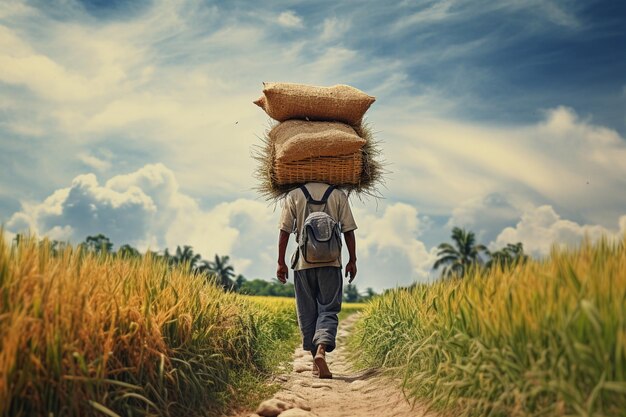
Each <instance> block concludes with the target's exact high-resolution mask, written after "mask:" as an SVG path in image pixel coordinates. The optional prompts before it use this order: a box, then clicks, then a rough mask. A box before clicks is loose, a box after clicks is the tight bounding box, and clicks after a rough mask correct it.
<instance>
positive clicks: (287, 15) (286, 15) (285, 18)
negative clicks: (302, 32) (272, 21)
mask: <svg viewBox="0 0 626 417" xmlns="http://www.w3.org/2000/svg"><path fill="white" fill-rule="evenodd" d="M276 21H277V22H278V24H280V25H281V26H284V27H288V28H302V27H303V23H302V18H301V17H300V16H298V15H297V14H296V13H295V12H294V11H292V10H288V11H286V12H282V13H281V14H279V15H278V18H277V19H276Z"/></svg>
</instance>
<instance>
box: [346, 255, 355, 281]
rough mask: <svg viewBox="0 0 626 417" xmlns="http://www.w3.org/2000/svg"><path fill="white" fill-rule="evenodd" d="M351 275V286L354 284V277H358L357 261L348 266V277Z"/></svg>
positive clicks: (350, 262)
mask: <svg viewBox="0 0 626 417" xmlns="http://www.w3.org/2000/svg"><path fill="white" fill-rule="evenodd" d="M348 274H350V279H349V280H348V283H349V284H352V281H354V277H356V261H349V262H348V263H347V264H346V277H347V276H348Z"/></svg>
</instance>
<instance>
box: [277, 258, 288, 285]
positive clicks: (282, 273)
mask: <svg viewBox="0 0 626 417" xmlns="http://www.w3.org/2000/svg"><path fill="white" fill-rule="evenodd" d="M288 277H289V268H287V264H286V263H284V262H283V263H280V262H279V263H278V268H276V278H278V280H279V281H280V282H282V283H283V284H284V283H286V282H287V278H288Z"/></svg>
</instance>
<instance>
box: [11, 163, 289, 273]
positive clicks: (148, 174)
mask: <svg viewBox="0 0 626 417" xmlns="http://www.w3.org/2000/svg"><path fill="white" fill-rule="evenodd" d="M273 217H274V216H273V212H272V210H271V209H270V208H269V207H268V206H267V205H266V204H263V203H261V202H258V201H252V200H246V199H238V200H235V201H231V202H226V203H221V204H218V205H216V206H215V207H213V208H212V209H210V210H203V209H201V208H200V207H199V205H198V203H197V202H196V201H195V200H194V199H193V198H191V197H190V196H188V195H186V194H184V193H182V192H181V191H180V187H179V184H178V182H177V180H176V178H175V176H174V173H173V172H172V171H171V170H170V169H168V168H167V167H165V166H164V165H162V164H150V165H146V166H145V167H143V168H141V169H139V170H137V171H135V172H132V173H130V174H125V175H118V176H115V177H113V178H111V179H110V180H108V181H107V182H106V183H105V184H103V185H101V184H100V183H99V182H98V180H97V178H96V176H95V175H94V174H86V175H80V176H78V177H76V178H75V179H74V180H73V181H72V184H71V186H70V187H67V188H63V189H60V190H57V191H56V192H54V193H53V194H52V195H51V196H49V197H48V198H46V199H45V200H44V201H43V202H41V203H31V204H24V207H23V210H22V211H20V212H17V213H15V214H13V216H12V217H11V218H10V220H9V222H8V223H7V229H8V230H9V231H11V232H23V231H25V230H27V229H30V230H31V231H32V232H34V233H37V234H39V235H46V236H49V237H50V238H53V239H57V240H71V241H73V242H75V243H77V242H79V241H82V240H84V239H85V237H86V236H88V235H94V234H98V233H104V234H105V235H107V236H108V237H109V238H111V240H112V241H113V242H114V243H115V244H117V245H122V244H124V243H129V244H132V245H135V246H138V247H139V248H140V249H142V250H145V249H147V247H148V246H152V249H163V248H165V247H169V248H175V247H176V246H178V245H181V246H182V245H186V244H188V245H192V246H193V248H194V250H195V251H196V252H199V253H201V254H202V255H204V256H205V258H207V259H212V257H213V255H214V254H216V253H218V254H220V255H227V254H232V255H233V259H237V260H238V263H239V265H237V266H238V267H239V268H238V269H239V271H240V272H246V267H247V266H250V265H252V263H253V260H255V259H256V258H257V257H258V251H262V250H268V249H269V248H270V246H269V244H268V243H267V242H268V238H269V239H270V242H271V241H272V239H274V238H275V235H276V233H275V230H276V225H277V220H275V219H274V218H273ZM270 232H271V233H270ZM155 246H156V247H155ZM271 248H273V246H271ZM250 272H254V273H257V271H250Z"/></svg>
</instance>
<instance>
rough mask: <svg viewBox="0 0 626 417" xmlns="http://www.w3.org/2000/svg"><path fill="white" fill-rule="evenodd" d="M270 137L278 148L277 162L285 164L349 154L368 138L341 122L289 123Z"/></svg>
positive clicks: (279, 126)
mask: <svg viewBox="0 0 626 417" xmlns="http://www.w3.org/2000/svg"><path fill="white" fill-rule="evenodd" d="M269 136H270V140H271V141H272V142H273V143H274V146H275V148H276V161H277V162H282V163H286V162H294V161H301V160H305V159H310V158H315V157H320V156H324V157H332V156H343V155H350V154H353V153H355V152H357V151H359V150H360V149H361V148H362V147H363V145H365V139H363V138H361V137H359V135H357V133H356V131H355V130H354V129H353V128H352V127H350V126H349V125H347V124H344V123H339V122H307V121H305V120H287V121H285V122H283V123H280V124H279V125H277V126H276V127H275V128H273V129H272V130H271V131H270V133H269ZM359 166H360V165H359Z"/></svg>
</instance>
